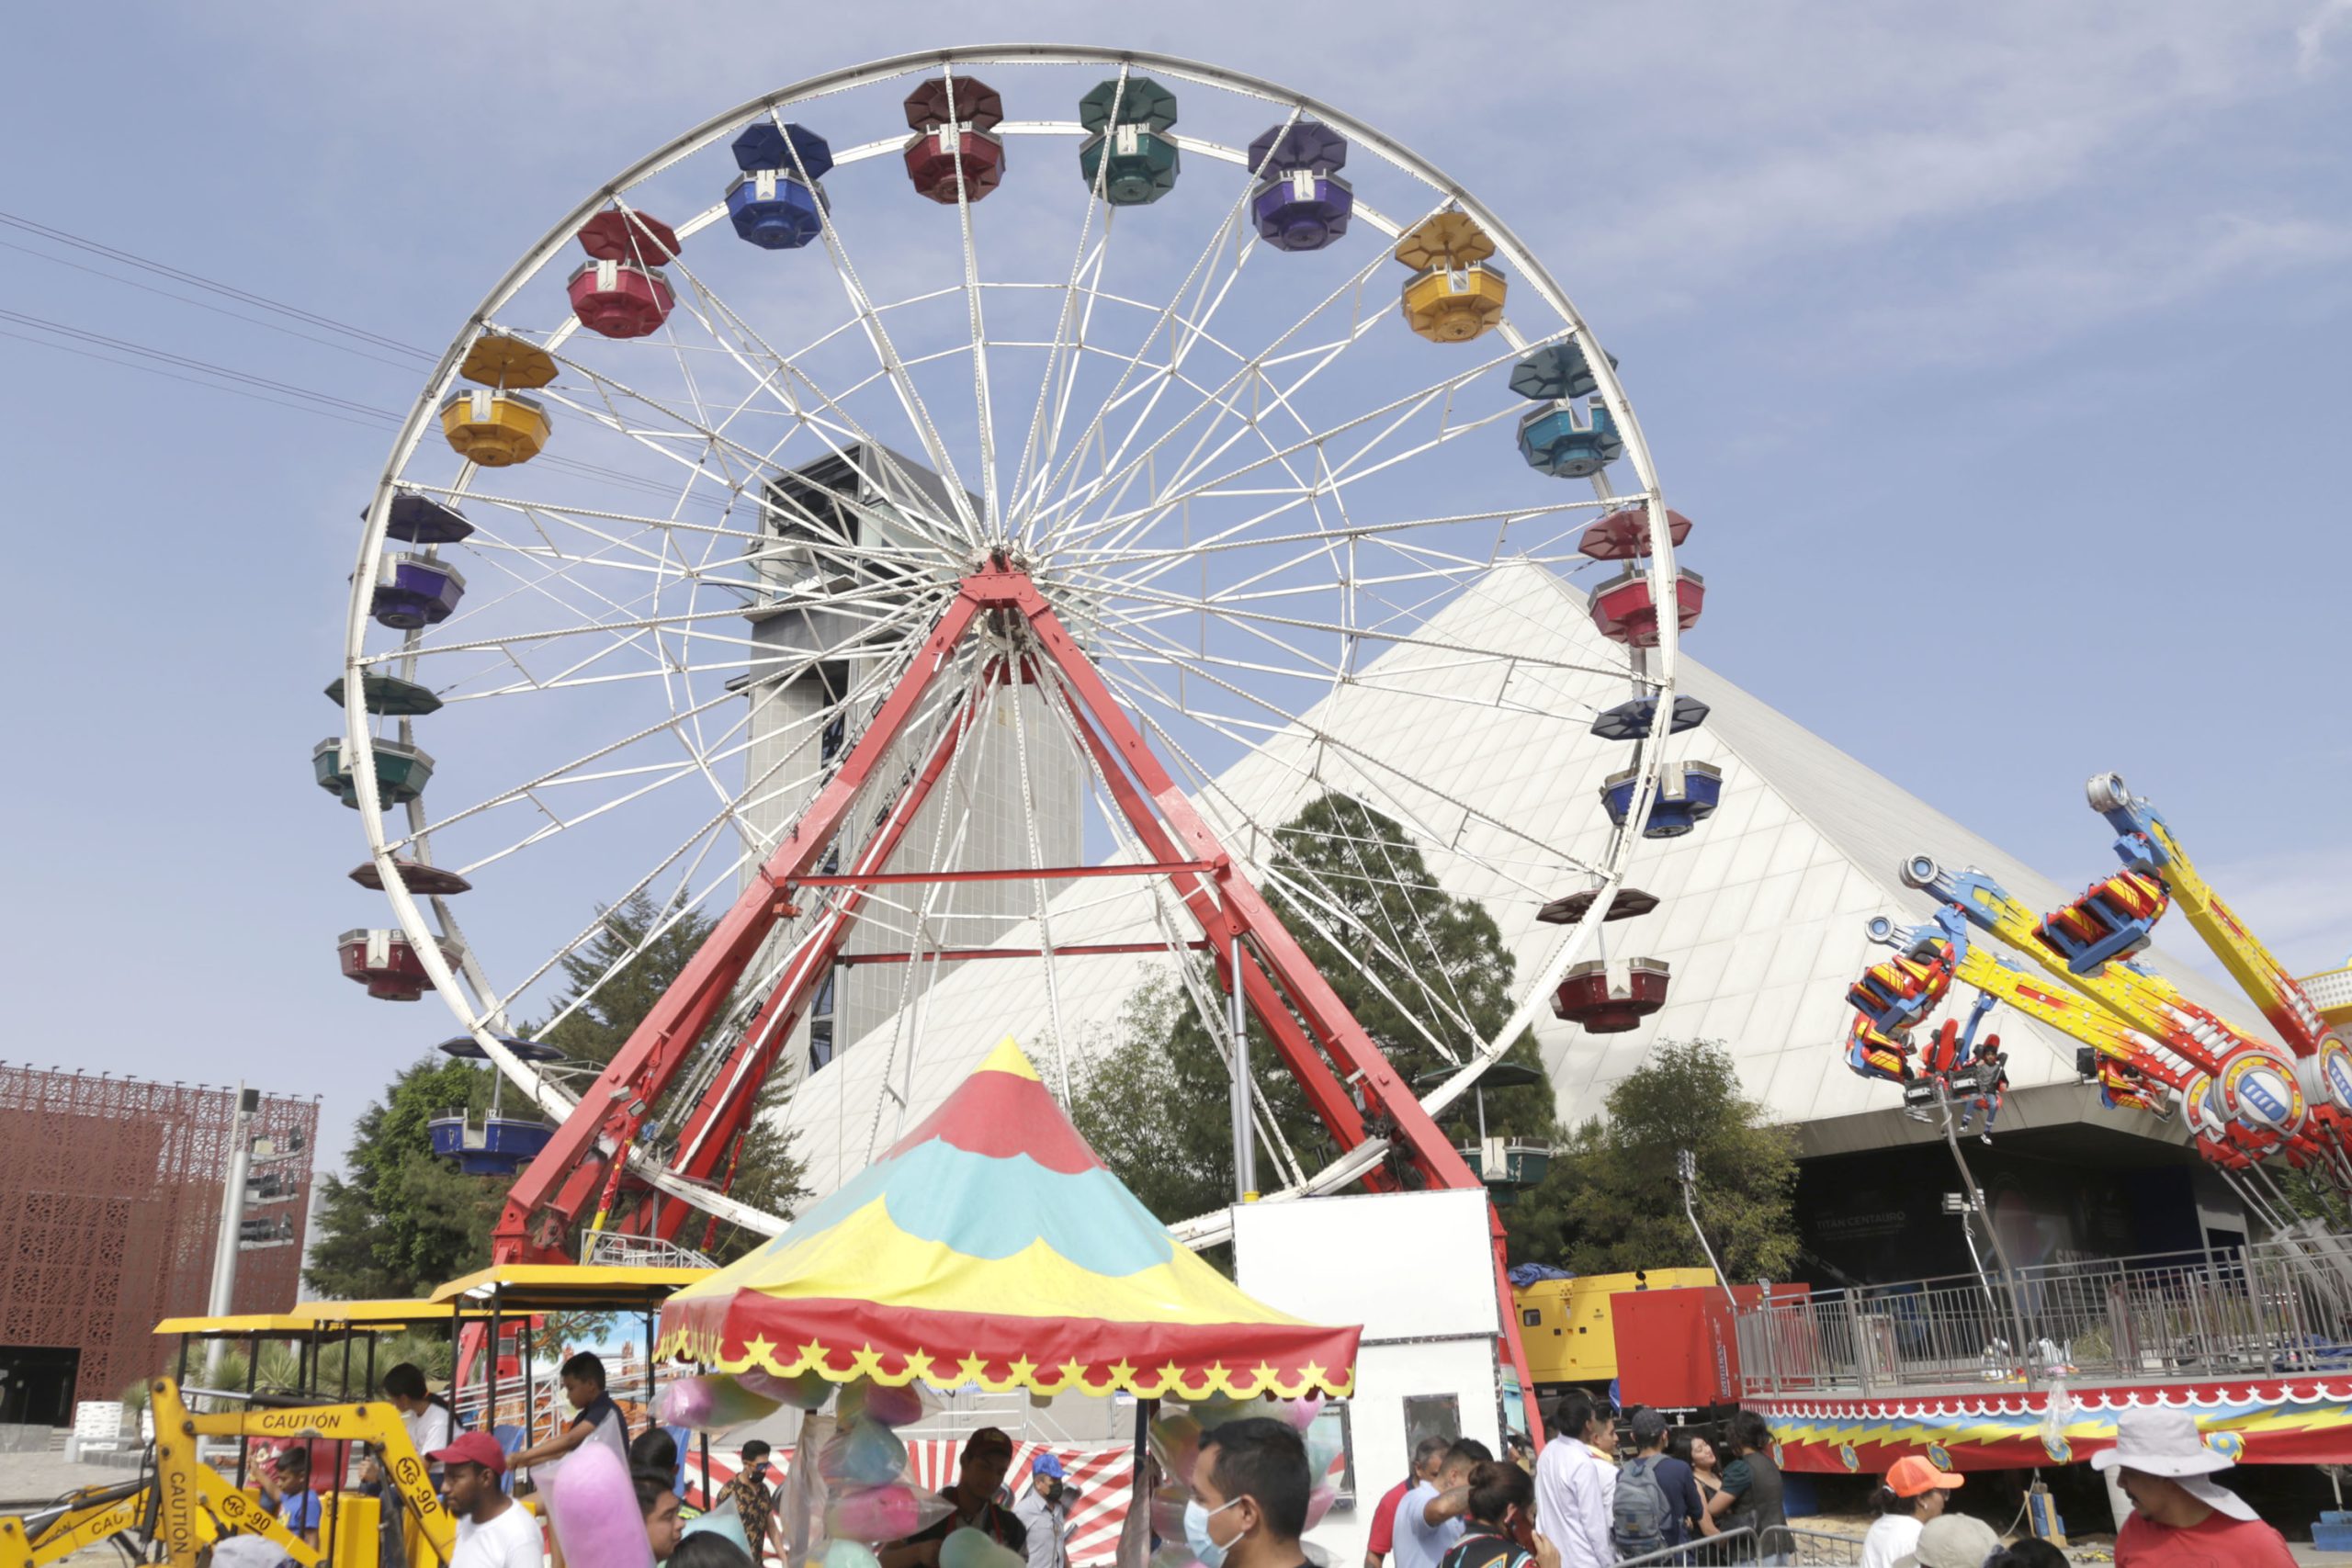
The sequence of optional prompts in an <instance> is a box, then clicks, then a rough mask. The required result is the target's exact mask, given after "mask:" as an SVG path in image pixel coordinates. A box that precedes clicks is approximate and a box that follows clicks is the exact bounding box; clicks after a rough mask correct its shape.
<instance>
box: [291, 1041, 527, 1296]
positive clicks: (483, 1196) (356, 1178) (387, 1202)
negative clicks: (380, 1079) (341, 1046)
mask: <svg viewBox="0 0 2352 1568" xmlns="http://www.w3.org/2000/svg"><path fill="white" fill-rule="evenodd" d="M490 1090H491V1081H490V1075H489V1074H488V1073H487V1072H485V1071H483V1070H481V1068H479V1067H475V1066H470V1065H469V1064H467V1063H465V1062H459V1061H453V1060H451V1059H450V1058H448V1057H446V1056H440V1055H428V1056H425V1057H423V1058H421V1059H420V1060H418V1061H416V1062H413V1063H412V1064H411V1065H410V1066H407V1067H404V1068H402V1069H401V1073H400V1074H399V1076H398V1077H394V1078H393V1079H392V1082H391V1085H390V1088H389V1089H387V1090H386V1091H385V1094H384V1098H383V1099H382V1100H379V1101H377V1102H376V1103H374V1104H372V1105H370V1106H369V1107H368V1109H367V1110H366V1111H364V1112H362V1113H361V1115H360V1118H359V1122H358V1124H357V1125H356V1127H355V1128H354V1129H353V1131H352V1138H351V1148H350V1150H349V1152H348V1153H347V1154H346V1155H345V1160H344V1165H345V1173H344V1174H343V1175H340V1176H337V1175H333V1174H330V1175H328V1176H326V1177H325V1178H323V1179H322V1181H321V1188H322V1192H323V1198H322V1201H321V1204H320V1208H319V1224H318V1235H317V1239H316V1241H315V1243H314V1244H313V1246H312V1247H311V1260H310V1264H309V1266H308V1267H307V1268H305V1269H303V1271H302V1278H303V1280H304V1281H305V1282H306V1283H308V1284H309V1285H310V1287H311V1289H312V1290H314V1291H317V1292H320V1293H321V1294H322V1295H326V1296H330V1297H340V1298H344V1299H352V1300H356V1299H362V1298H368V1297H376V1296H414V1295H423V1294H425V1293H427V1292H431V1291H432V1289H433V1288H434V1287H435V1285H438V1284H440V1283H441V1282H442V1281H443V1280H448V1279H451V1278H453V1277H455V1276H456V1275H458V1274H462V1273H464V1272H466V1271H467V1270H468V1269H475V1268H479V1267H480V1266H481V1264H482V1263H484V1262H486V1261H487V1260H488V1258H489V1256H490V1231H491V1226H492V1224H495V1223H496V1221H497V1218H498V1212H499V1206H500V1204H501V1203H502V1202H503V1200H504V1198H505V1195H506V1188H507V1185H508V1183H507V1181H506V1179H503V1178H500V1177H486V1176H466V1175H463V1174H462V1173H460V1172H459V1171H458V1168H457V1167H456V1166H455V1165H453V1164H451V1163H450V1162H448V1161H447V1160H444V1159H441V1158H439V1157H437V1156H435V1154H434V1153H433V1139H432V1134H431V1132H430V1131H429V1129H428V1123H429V1122H431V1121H432V1119H433V1118H434V1117H435V1116H439V1115H442V1114H444V1113H446V1112H447V1111H456V1110H460V1109H462V1110H465V1111H468V1112H469V1113H471V1114H475V1115H479V1114H481V1112H482V1111H485V1110H487V1109H488V1107H489V1105H490Z"/></svg>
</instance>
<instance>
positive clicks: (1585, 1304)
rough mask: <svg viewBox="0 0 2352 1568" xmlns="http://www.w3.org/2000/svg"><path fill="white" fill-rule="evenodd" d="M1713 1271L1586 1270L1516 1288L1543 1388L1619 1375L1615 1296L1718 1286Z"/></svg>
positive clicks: (1531, 1363) (1522, 1330) (1531, 1365)
mask: <svg viewBox="0 0 2352 1568" xmlns="http://www.w3.org/2000/svg"><path fill="white" fill-rule="evenodd" d="M1714 1282H1715V1271H1714V1270H1713V1269H1635V1270H1634V1272H1633V1273H1631V1274H1587V1275H1584V1276H1581V1277H1580V1278H1577V1279H1574V1280H1537V1281H1536V1282H1535V1283H1534V1284H1532V1285H1526V1286H1521V1287H1519V1288H1516V1289H1514V1290H1513V1291H1512V1292H1511V1297H1512V1299H1513V1300H1514V1301H1516V1302H1517V1303H1518V1304H1519V1337H1520V1338H1521V1341H1523V1342H1524V1343H1525V1344H1526V1346H1527V1370H1528V1372H1529V1374H1530V1375H1531V1376H1532V1377H1533V1378H1534V1380H1535V1386H1536V1387H1537V1388H1538V1389H1548V1388H1551V1387H1554V1386H1555V1385H1557V1384H1561V1383H1583V1384H1586V1385H1588V1386H1590V1387H1593V1388H1606V1387H1607V1386H1608V1384H1609V1382H1610V1380H1611V1379H1612V1378H1614V1377H1615V1376H1616V1375H1617V1337H1616V1335H1615V1333H1614V1332H1613V1331H1612V1330H1611V1325H1610V1316H1609V1301H1610V1298H1611V1297H1612V1296H1616V1295H1622V1294H1623V1293H1624V1292H1628V1291H1671V1290H1678V1289H1680V1288H1682V1287H1684V1286H1689V1285H1713V1283H1714Z"/></svg>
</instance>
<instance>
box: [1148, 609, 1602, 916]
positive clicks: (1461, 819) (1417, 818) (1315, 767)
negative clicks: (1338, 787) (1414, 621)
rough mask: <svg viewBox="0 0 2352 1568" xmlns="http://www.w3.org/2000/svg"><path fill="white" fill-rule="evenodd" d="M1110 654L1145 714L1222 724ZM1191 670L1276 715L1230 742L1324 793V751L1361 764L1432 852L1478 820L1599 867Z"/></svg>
mask: <svg viewBox="0 0 2352 1568" xmlns="http://www.w3.org/2000/svg"><path fill="white" fill-rule="evenodd" d="M1110 657H1111V661H1112V662H1114V663H1115V664H1117V665H1118V666H1120V668H1121V670H1122V671H1125V673H1118V672H1114V671H1112V670H1110V669H1107V668H1106V669H1105V671H1104V676H1105V678H1106V679H1108V680H1110V681H1112V682H1113V683H1114V684H1115V685H1116V686H1117V687H1118V688H1119V689H1120V690H1121V691H1122V692H1123V693H1125V695H1126V696H1127V698H1128V700H1129V701H1130V702H1131V703H1134V704H1136V705H1137V707H1138V709H1139V710H1140V709H1143V708H1145V707H1147V706H1148V707H1153V708H1157V709H1159V710H1160V711H1164V712H1170V713H1179V714H1182V715H1183V716H1185V718H1186V719H1187V720H1188V721H1191V722H1193V723H1197V724H1202V725H1203V727H1204V728H1211V729H1212V730H1213V731H1214V730H1215V728H1216V727H1215V726H1214V725H1211V724H1208V723H1207V722H1206V721H1204V719H1203V718H1202V716H1201V715H1200V713H1199V712H1198V710H1197V708H1196V707H1188V706H1187V705H1184V704H1182V703H1180V702H1177V701H1175V700H1174V699H1173V698H1171V697H1170V695H1169V694H1167V693H1166V691H1165V690H1164V689H1162V688H1160V687H1159V685H1158V684H1157V683H1156V682H1151V681H1150V680H1149V679H1148V677H1145V676H1144V675H1143V674H1142V672H1141V671H1140V670H1138V669H1137V668H1136V666H1135V664H1134V663H1133V662H1132V661H1131V658H1130V656H1129V654H1128V653H1127V652H1126V651H1125V649H1114V650H1113V651H1112V652H1111V656H1110ZM1160 657H1161V658H1164V659H1165V660H1166V661H1167V662H1169V663H1170V664H1171V665H1176V666H1179V667H1180V668H1181V667H1182V666H1183V665H1184V663H1185V661H1184V660H1183V659H1182V656H1181V655H1176V656H1170V655H1165V654H1162V655H1160ZM1187 673H1188V674H1189V675H1190V676H1191V677H1192V678H1193V679H1196V680H1198V681H1200V682H1202V683H1203V684H1205V685H1208V686H1210V687H1213V688H1215V689H1217V690H1221V691H1224V692H1226V693H1227V694H1228V695H1231V696H1235V697H1238V698H1240V699H1241V700H1242V701H1244V702H1245V703H1248V704H1250V705H1255V706H1258V707H1261V708H1264V709H1265V710H1267V711H1268V712H1269V713H1271V714H1272V715H1274V716H1275V718H1274V720H1273V721H1272V722H1267V723H1264V724H1262V725H1253V724H1251V721H1246V720H1233V721H1229V722H1231V723H1233V724H1234V725H1235V726H1236V727H1237V728H1235V729H1234V730H1232V731H1230V732H1227V735H1226V738H1227V739H1236V740H1244V739H1246V743H1247V744H1248V746H1249V747H1250V750H1251V751H1252V753H1253V754H1255V755H1256V756H1257V757H1259V758H1260V759H1261V760H1264V761H1271V762H1272V763H1274V764H1275V765H1277V766H1280V767H1283V768H1284V769H1286V770H1287V771H1289V772H1291V773H1295V774H1296V775H1297V776H1298V777H1299V778H1300V780H1301V781H1302V782H1304V783H1306V784H1312V785H1314V786H1315V787H1317V788H1318V789H1319V788H1328V787H1329V781H1328V780H1327V779H1326V777H1325V775H1324V773H1323V772H1322V764H1321V761H1320V760H1319V759H1320V758H1321V757H1322V755H1324V754H1325V753H1330V754H1334V755H1338V756H1342V757H1345V758H1347V759H1348V760H1349V761H1350V762H1351V765H1353V766H1355V767H1356V768H1358V769H1359V770H1360V771H1362V772H1363V773H1365V774H1366V775H1367V782H1369V783H1371V784H1375V785H1377V790H1376V798H1378V799H1380V800H1381V802H1382V808H1383V810H1384V811H1386V812H1387V813H1388V814H1389V815H1391V816H1393V817H1396V818H1397V819H1398V820H1399V821H1401V822H1403V823H1404V824H1405V825H1406V827H1407V829H1408V831H1410V832H1412V833H1413V834H1414V835H1415V836H1416V837H1417V838H1418V839H1419V840H1420V841H1421V843H1422V844H1423V845H1424V847H1426V848H1429V849H1432V850H1435V851H1437V852H1441V853H1443V854H1447V855H1455V854H1460V853H1462V849H1461V843H1460V838H1461V829H1462V827H1464V826H1466V825H1467V824H1468V823H1470V822H1473V821H1476V822H1480V823H1482V824H1484V825H1485V826H1487V828H1490V829H1494V830H1495V831H1497V832H1498V833H1500V834H1503V835H1504V836H1505V837H1507V838H1510V839H1511V840H1517V841H1519V842H1521V843H1524V844H1526V845H1528V846H1529V847H1530V848H1532V849H1533V850H1535V851H1537V852H1540V853H1541V854H1543V855H1544V857H1545V858H1546V859H1547V860H1548V861H1550V862H1552V863H1555V864H1559V865H1562V866H1566V867H1568V868H1571V869H1574V870H1577V871H1579V872H1587V873H1589V872H1592V871H1593V870H1594V869H1595V868H1594V867H1592V866H1591V865H1590V864H1589V863H1587V862H1585V861H1584V860H1583V859H1581V858H1580V857H1578V856H1576V855H1574V854H1571V853H1569V852H1568V851H1567V850H1566V849H1565V848H1563V847H1561V846H1559V845H1555V844H1551V843H1547V842H1545V841H1544V840H1542V839H1539V838H1537V837H1535V836H1534V835H1533V834H1532V833H1529V832H1528V831H1526V830H1525V829H1522V828H1520V827H1517V826H1515V825H1513V824H1511V823H1509V822H1506V821H1504V820H1503V819H1501V818H1498V817H1496V816H1494V815H1493V814H1492V813H1490V812H1487V811H1483V810H1481V809H1479V808H1478V807H1474V806H1472V805H1471V804H1470V803H1469V802H1467V801H1464V800H1463V799H1461V798H1459V797H1458V796H1456V795H1453V794H1452V793H1450V792H1448V791H1446V790H1443V789H1441V788H1439V787H1438V786H1437V785H1435V784H1431V783H1430V782H1429V781H1428V780H1426V779H1423V778H1420V777H1419V776H1417V775H1414V774H1411V773H1407V772H1406V771H1405V770H1403V769H1402V768H1399V767H1397V765H1396V764H1394V763H1391V762H1389V761H1386V760H1385V759H1384V758H1381V757H1378V756H1375V755H1374V754H1373V753H1371V752H1370V751H1367V750H1363V748H1361V747H1359V746H1357V745H1356V744H1355V743H1353V742H1352V741H1350V740H1348V739H1345V738H1343V737H1341V736H1338V735H1334V734H1332V733H1331V732H1330V730H1329V728H1326V727H1324V726H1322V725H1320V724H1317V723H1316V722H1314V721H1313V720H1311V719H1309V718H1308V717H1307V716H1306V715H1304V714H1286V713H1285V711H1284V710H1283V708H1281V707H1280V706H1279V705H1275V704H1273V703H1271V702H1268V701H1266V700H1265V699H1263V698H1261V697H1260V696H1258V695H1256V694H1253V693H1251V692H1250V691H1247V690H1245V689H1243V688H1241V687H1239V686H1238V685H1237V684H1235V683H1234V682H1229V681H1227V680H1225V679H1224V678H1222V677H1221V676H1219V675H1217V674H1216V672H1214V671H1209V670H1205V669H1198V668H1194V669H1191V670H1188V671H1187ZM1142 717H1143V718H1144V721H1145V722H1146V723H1147V724H1148V726H1149V728H1150V729H1151V732H1152V734H1153V736H1154V737H1155V738H1157V739H1159V741H1160V743H1161V744H1163V745H1165V746H1167V747H1168V748H1170V750H1171V751H1173V752H1174V753H1175V754H1176V755H1178V756H1180V757H1182V758H1183V759H1184V761H1185V765H1186V766H1187V767H1188V768H1190V769H1191V770H1192V771H1193V774H1194V775H1195V777H1196V778H1197V779H1198V780H1199V781H1200V787H1201V788H1202V789H1204V790H1212V791H1216V792H1217V793H1218V794H1219V795H1222V794H1223V786H1222V785H1221V784H1218V783H1217V781H1216V778H1215V776H1214V775H1212V774H1210V773H1208V771H1207V770H1206V769H1204V768H1203V767H1201V766H1200V764H1199V763H1197V762H1196V761H1193V760H1192V756H1191V753H1190V752H1189V751H1187V750H1185V749H1184V747H1183V746H1182V743H1181V742H1180V741H1179V740H1178V739H1176V737H1174V736H1173V735H1171V734H1170V733H1169V731H1168V728H1167V727H1166V726H1165V725H1164V724H1162V723H1161V722H1160V721H1159V719H1158V718H1157V717H1155V716H1153V715H1152V714H1151V713H1148V712H1145V713H1143V714H1142ZM1244 725H1250V728H1254V729H1258V730H1261V731H1262V733H1257V734H1251V733H1250V729H1246V728H1239V727H1241V726H1244ZM1277 738H1282V739H1296V740H1299V741H1304V742H1306V743H1309V744H1310V745H1311V746H1312V748H1313V750H1314V751H1315V753H1316V756H1317V761H1316V762H1314V763H1313V764H1302V763H1297V762H1294V761H1291V760H1290V757H1289V751H1290V750H1291V748H1290V747H1287V746H1268V745H1267V744H1266V742H1267V741H1268V740H1270V739H1277ZM1408 792H1409V793H1410V794H1411V795H1419V796H1423V797H1426V798H1427V799H1429V800H1430V801H1435V802H1439V803H1442V804H1443V805H1444V806H1446V807H1449V808H1450V809H1452V810H1453V812H1455V813H1457V814H1458V817H1457V819H1456V826H1455V828H1454V829H1453V831H1452V832H1440V831H1438V830H1437V829H1435V828H1434V827H1432V826H1430V824H1428V823H1427V822H1425V821H1424V820H1423V818H1422V816H1421V807H1417V806H1414V805H1412V804H1411V803H1409V802H1408V800H1407V799H1406V798H1405V795H1406V794H1407V793H1408ZM1392 807H1393V809H1392ZM1529 886H1530V891H1534V890H1535V889H1534V888H1533V886H1532V885H1529ZM1543 897H1545V898H1547V899H1548V898H1550V897H1554V895H1553V894H1550V893H1544V895H1543Z"/></svg>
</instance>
